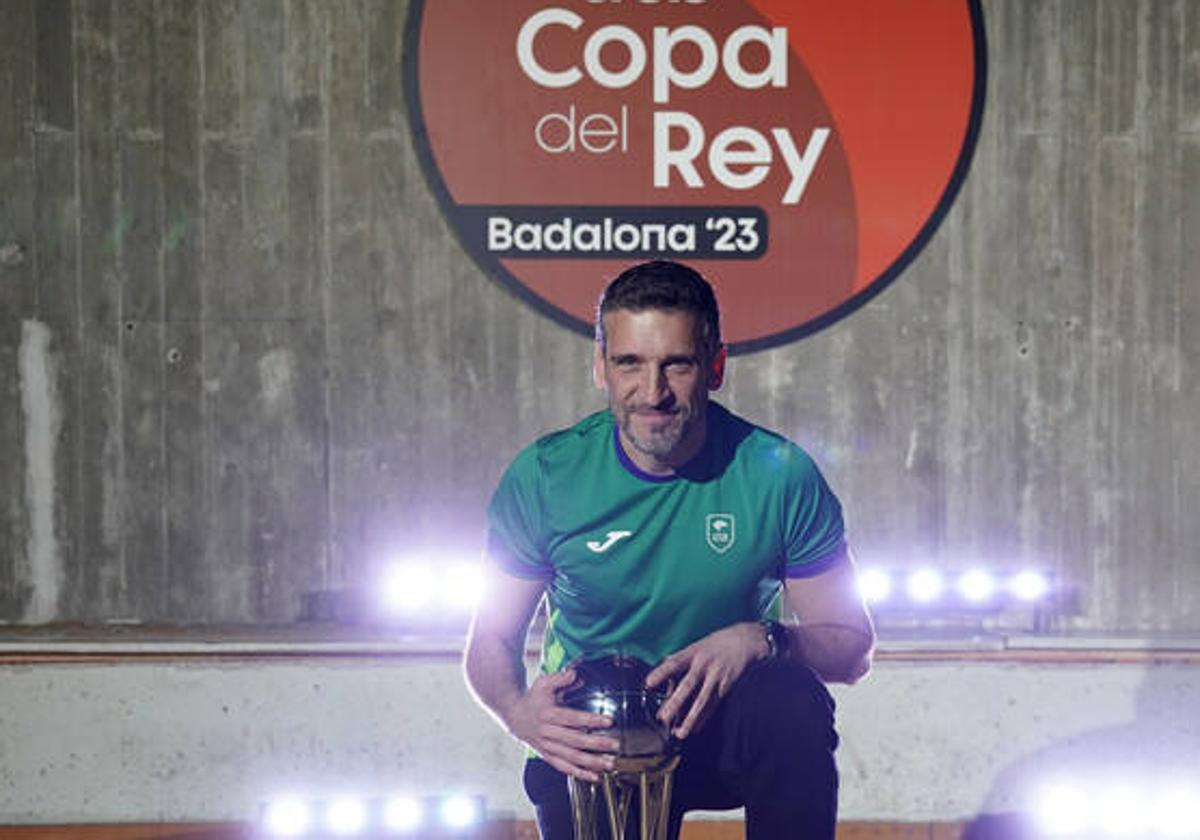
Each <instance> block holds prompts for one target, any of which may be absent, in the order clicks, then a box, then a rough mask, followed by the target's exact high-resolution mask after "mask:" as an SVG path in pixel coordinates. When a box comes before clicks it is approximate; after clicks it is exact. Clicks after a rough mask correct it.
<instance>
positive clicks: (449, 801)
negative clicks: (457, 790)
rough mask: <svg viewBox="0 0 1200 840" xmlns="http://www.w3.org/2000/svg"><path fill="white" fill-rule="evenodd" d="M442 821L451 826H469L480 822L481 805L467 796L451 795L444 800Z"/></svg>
mask: <svg viewBox="0 0 1200 840" xmlns="http://www.w3.org/2000/svg"><path fill="white" fill-rule="evenodd" d="M441 816H442V822H443V823H444V824H445V825H446V826H447V827H449V828H467V827H468V826H472V825H474V824H475V823H477V822H479V818H480V814H479V806H478V804H477V803H476V802H475V800H474V799H471V798H470V797H467V796H450V797H447V798H446V799H445V800H443V801H442V807H441Z"/></svg>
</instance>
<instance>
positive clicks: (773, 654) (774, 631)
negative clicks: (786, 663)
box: [759, 618, 791, 659]
mask: <svg viewBox="0 0 1200 840" xmlns="http://www.w3.org/2000/svg"><path fill="white" fill-rule="evenodd" d="M759 624H761V625H762V628H763V634H764V635H765V636H766V638H767V659H779V658H781V657H784V656H787V652H788V644H789V643H790V641H791V638H790V637H789V636H788V631H787V628H786V627H784V626H783V625H782V624H780V623H779V622H778V621H773V620H771V619H769V618H764V619H763V620H762V621H760V622H759Z"/></svg>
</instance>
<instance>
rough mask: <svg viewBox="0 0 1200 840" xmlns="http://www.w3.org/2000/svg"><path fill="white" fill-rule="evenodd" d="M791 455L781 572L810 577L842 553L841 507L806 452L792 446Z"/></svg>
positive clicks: (844, 543)
mask: <svg viewBox="0 0 1200 840" xmlns="http://www.w3.org/2000/svg"><path fill="white" fill-rule="evenodd" d="M791 456H792V457H791V458H789V462H790V464H789V466H790V467H791V470H790V475H789V479H790V480H789V483H788V492H787V497H786V499H785V500H784V516H785V524H784V529H785V530H784V539H785V546H786V553H787V554H786V557H785V559H784V572H785V574H786V575H787V576H788V577H812V576H813V575H818V574H820V573H821V572H824V571H826V570H827V569H828V568H829V567H830V566H832V565H833V564H835V563H836V562H837V561H838V560H840V559H841V558H842V557H844V556H845V554H846V530H845V525H844V524H843V522H842V505H841V503H840V502H839V501H838V499H837V496H835V495H834V493H833V491H832V490H831V489H830V488H829V485H828V484H827V483H826V482H825V477H824V476H823V475H821V471H820V470H819V469H818V468H817V465H816V464H815V463H814V462H813V460H812V458H811V457H809V455H808V454H807V453H805V452H804V451H803V450H802V449H800V448H798V447H795V448H793V449H792V452H791Z"/></svg>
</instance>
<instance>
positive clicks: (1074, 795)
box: [1034, 784, 1090, 837]
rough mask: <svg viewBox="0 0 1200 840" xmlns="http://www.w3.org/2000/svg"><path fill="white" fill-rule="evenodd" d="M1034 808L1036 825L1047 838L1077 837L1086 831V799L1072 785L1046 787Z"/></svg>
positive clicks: (1087, 805)
mask: <svg viewBox="0 0 1200 840" xmlns="http://www.w3.org/2000/svg"><path fill="white" fill-rule="evenodd" d="M1034 807H1035V818H1036V820H1037V824H1038V826H1039V827H1040V828H1041V830H1042V831H1043V832H1045V834H1046V835H1047V836H1049V837H1078V836H1081V835H1083V834H1084V833H1085V832H1086V831H1087V830H1088V814H1089V812H1090V807H1089V802H1088V797H1087V794H1085V793H1084V792H1083V790H1082V789H1081V788H1078V787H1075V786H1074V785H1068V784H1054V785H1048V786H1046V787H1045V788H1044V789H1043V790H1042V792H1041V794H1040V796H1039V797H1038V800H1037V802H1036V803H1035V806H1034Z"/></svg>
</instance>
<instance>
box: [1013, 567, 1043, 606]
mask: <svg viewBox="0 0 1200 840" xmlns="http://www.w3.org/2000/svg"><path fill="white" fill-rule="evenodd" d="M1009 591H1010V592H1012V594H1013V597H1015V598H1018V599H1020V600H1022V601H1038V600H1041V599H1042V598H1044V597H1045V596H1046V593H1047V592H1049V591H1050V583H1049V581H1047V580H1046V576H1045V575H1043V574H1042V573H1041V572H1033V571H1025V572H1020V573H1018V574H1016V575H1013V578H1012V580H1011V581H1009Z"/></svg>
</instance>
